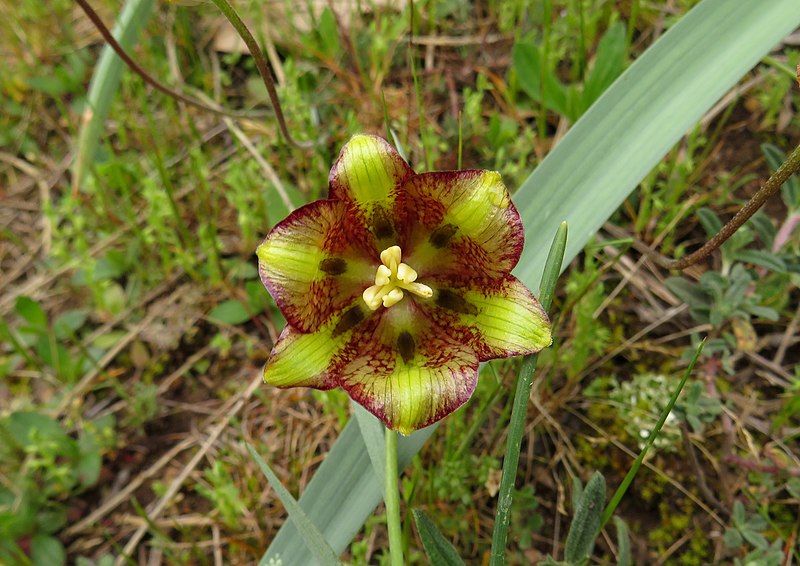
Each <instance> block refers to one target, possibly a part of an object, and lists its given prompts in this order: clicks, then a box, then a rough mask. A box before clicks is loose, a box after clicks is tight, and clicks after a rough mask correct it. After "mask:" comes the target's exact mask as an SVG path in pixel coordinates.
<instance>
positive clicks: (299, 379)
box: [264, 298, 368, 389]
mask: <svg viewBox="0 0 800 566" xmlns="http://www.w3.org/2000/svg"><path fill="white" fill-rule="evenodd" d="M359 301H360V298H359V299H358V300H357V301H355V303H354V304H353V305H352V306H350V307H349V308H348V309H346V310H343V311H342V312H340V313H338V314H337V315H335V316H334V317H332V318H331V320H330V321H329V322H328V323H327V324H326V325H325V326H324V327H323V328H321V329H319V330H318V331H317V332H309V333H303V332H300V331H298V330H296V329H294V328H293V327H291V326H286V328H284V329H283V332H281V335H280V337H279V338H278V341H277V342H276V343H275V346H274V348H273V349H272V353H271V354H270V357H269V360H268V361H267V363H266V365H265V366H264V381H265V382H266V383H268V384H270V385H274V386H276V387H314V388H316V389H331V388H332V387H336V385H338V382H337V380H336V379H335V377H334V376H333V375H332V373H331V371H330V369H331V367H332V365H333V362H334V361H335V359H336V358H337V356H338V355H339V354H340V352H341V350H342V349H343V347H344V346H345V344H347V341H348V340H349V338H350V336H351V334H352V333H353V331H354V330H355V329H356V328H357V326H358V324H359V323H360V322H362V321H363V320H364V318H365V317H366V316H367V314H368V313H367V312H366V310H365V309H364V307H362V306H361V304H360V303H359Z"/></svg>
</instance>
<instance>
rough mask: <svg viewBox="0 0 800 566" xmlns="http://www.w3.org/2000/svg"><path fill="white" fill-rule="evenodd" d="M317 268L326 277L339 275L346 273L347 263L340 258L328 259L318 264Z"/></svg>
mask: <svg viewBox="0 0 800 566" xmlns="http://www.w3.org/2000/svg"><path fill="white" fill-rule="evenodd" d="M319 268H320V269H321V270H322V271H324V272H325V273H327V274H328V275H341V274H342V273H344V272H345V271H347V262H346V261H345V260H343V259H342V258H340V257H329V258H325V259H323V260H322V261H321V262H319Z"/></svg>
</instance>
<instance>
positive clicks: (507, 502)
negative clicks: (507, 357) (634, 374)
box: [490, 222, 568, 566]
mask: <svg viewBox="0 0 800 566" xmlns="http://www.w3.org/2000/svg"><path fill="white" fill-rule="evenodd" d="M567 233H568V230H567V223H566V222H562V223H561V225H560V226H559V227H558V230H557V231H556V235H555V237H554V238H553V243H552V244H551V245H550V251H549V252H548V253H547V261H546V262H545V265H544V272H543V273H542V282H541V285H540V287H539V300H540V302H541V303H542V308H544V310H545V311H548V310H550V305H551V303H552V302H553V293H554V292H555V288H556V281H558V275H559V274H560V273H561V266H562V264H563V262H564V250H565V249H566V247H567ZM536 360H537V356H536V355H535V354H534V355H532V356H526V357H525V359H524V360H523V362H522V367H521V368H520V371H519V377H518V378H517V388H516V391H515V392H514V400H513V407H512V409H511V421H510V422H509V425H508V440H507V441H506V452H505V455H504V457H503V475H502V476H501V479H500V489H499V491H498V494H497V510H496V511H495V517H494V532H493V533H492V555H491V559H490V564H492V566H499V565H501V564H505V556H506V541H507V539H508V525H509V523H510V521H511V503H512V498H513V491H514V482H515V480H516V479H517V467H518V466H519V451H520V447H521V446H522V435H523V433H524V432H525V420H526V418H527V415H528V400H529V399H530V395H531V386H532V385H533V372H534V371H535V370H536Z"/></svg>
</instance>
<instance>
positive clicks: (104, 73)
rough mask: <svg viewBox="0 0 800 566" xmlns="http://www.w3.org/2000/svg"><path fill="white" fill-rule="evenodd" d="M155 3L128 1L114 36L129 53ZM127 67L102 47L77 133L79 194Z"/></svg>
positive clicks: (150, 0) (75, 165) (75, 180)
mask: <svg viewBox="0 0 800 566" xmlns="http://www.w3.org/2000/svg"><path fill="white" fill-rule="evenodd" d="M153 4H154V0H128V1H127V2H125V6H124V7H123V8H122V12H121V13H120V15H119V18H118V19H117V23H116V24H115V25H114V37H115V38H116V39H117V41H118V42H119V44H120V45H121V46H122V47H123V48H125V49H126V50H129V49H130V48H131V46H132V45H133V44H134V43H135V42H136V39H137V37H139V32H141V30H142V28H143V27H144V25H145V23H146V22H147V20H148V19H149V18H150V14H151V13H152V11H153ZM124 68H125V64H124V63H123V62H122V60H121V59H120V58H119V56H118V55H117V54H116V53H114V50H113V49H111V47H109V46H108V45H106V46H105V47H103V51H102V53H101V55H100V60H99V61H98V63H97V67H95V70H94V74H93V75H92V80H91V83H90V84H89V94H88V95H87V96H86V110H85V111H84V113H83V119H82V124H81V130H80V133H79V134H78V149H77V151H76V154H75V162H74V163H73V165H72V192H73V194H75V193H77V191H78V189H79V188H80V186H81V184H82V183H83V179H84V177H85V176H86V172H87V171H88V170H89V169H90V168H91V166H92V162H93V161H94V156H95V152H96V151H97V144H98V142H99V139H100V133H101V132H102V130H103V125H104V124H105V122H106V118H107V117H108V112H109V110H111V103H112V102H113V101H114V95H116V93H117V90H118V89H119V83H120V80H121V79H122V71H123V69H124Z"/></svg>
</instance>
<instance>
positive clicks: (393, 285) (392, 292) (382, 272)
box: [361, 246, 433, 311]
mask: <svg viewBox="0 0 800 566" xmlns="http://www.w3.org/2000/svg"><path fill="white" fill-rule="evenodd" d="M401 259H402V252H401V250H400V246H391V247H389V248H386V249H385V250H383V251H382V252H381V263H382V265H379V266H378V269H377V270H376V272H375V285H372V286H371V287H367V288H366V289H364V292H363V293H362V295H361V296H362V298H363V299H364V302H365V303H366V304H367V306H368V307H369V308H370V309H371V310H373V311H374V310H377V309H378V307H380V306H381V305H383V306H384V307H386V308H389V307H391V306H393V305H396V304H397V303H399V302H400V301H402V300H403V297H404V293H403V291H408V292H409V293H412V294H414V295H417V296H418V297H423V298H426V299H429V298H431V297H432V296H433V289H431V288H430V287H428V286H427V285H423V284H422V283H416V280H417V277H418V274H417V272H416V271H414V269H413V268H412V267H411V266H410V265H408V264H405V263H401Z"/></svg>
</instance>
